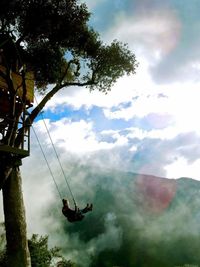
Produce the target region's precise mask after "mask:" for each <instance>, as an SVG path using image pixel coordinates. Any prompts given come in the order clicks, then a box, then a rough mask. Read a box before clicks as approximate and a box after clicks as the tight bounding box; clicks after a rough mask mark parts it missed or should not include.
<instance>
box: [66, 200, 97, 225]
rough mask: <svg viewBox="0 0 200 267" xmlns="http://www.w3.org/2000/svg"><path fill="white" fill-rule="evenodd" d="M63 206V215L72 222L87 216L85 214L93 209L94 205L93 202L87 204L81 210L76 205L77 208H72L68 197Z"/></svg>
mask: <svg viewBox="0 0 200 267" xmlns="http://www.w3.org/2000/svg"><path fill="white" fill-rule="evenodd" d="M62 202H63V207H62V213H63V215H64V216H65V217H66V218H67V220H68V221H69V222H71V223H73V222H77V221H82V220H83V218H84V217H85V216H84V215H83V214H84V213H87V212H88V211H92V208H93V205H92V204H90V205H89V204H87V206H86V207H85V208H84V209H82V210H80V209H79V208H78V207H77V206H76V205H75V209H74V210H72V209H71V208H70V207H69V203H68V200H67V199H63V200H62Z"/></svg>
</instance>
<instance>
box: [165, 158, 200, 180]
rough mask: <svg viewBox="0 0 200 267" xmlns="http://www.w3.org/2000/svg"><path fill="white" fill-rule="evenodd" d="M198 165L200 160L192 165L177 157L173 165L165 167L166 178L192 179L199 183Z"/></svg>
mask: <svg viewBox="0 0 200 267" xmlns="http://www.w3.org/2000/svg"><path fill="white" fill-rule="evenodd" d="M199 164H200V159H198V160H196V161H195V162H193V163H192V164H188V162H187V160H186V159H185V158H183V157H179V158H177V160H175V161H174V162H173V163H171V164H169V165H166V166H165V170H166V172H167V177H171V178H180V177H188V178H191V177H192V178H194V179H196V180H199V181H200V175H199Z"/></svg>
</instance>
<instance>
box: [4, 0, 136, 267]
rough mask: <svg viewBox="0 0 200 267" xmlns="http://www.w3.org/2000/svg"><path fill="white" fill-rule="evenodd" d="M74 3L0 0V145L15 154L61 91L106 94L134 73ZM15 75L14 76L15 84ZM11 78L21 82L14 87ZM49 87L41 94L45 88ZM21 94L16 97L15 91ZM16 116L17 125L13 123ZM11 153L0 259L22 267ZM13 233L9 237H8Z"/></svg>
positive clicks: (21, 225) (22, 234)
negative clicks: (31, 88)
mask: <svg viewBox="0 0 200 267" xmlns="http://www.w3.org/2000/svg"><path fill="white" fill-rule="evenodd" d="M89 18H90V13H89V12H88V10H87V7H86V5H85V4H80V3H79V2H78V0H29V1H27V0H9V1H8V0H2V1H1V4H0V64H1V65H0V81H1V83H0V102H1V103H3V104H1V103H0V107H1V108H0V134H1V135H2V138H0V142H1V143H2V144H4V145H8V146H9V147H12V148H16V149H17V148H21V147H23V143H24V133H26V132H27V131H28V130H29V128H30V125H31V124H32V123H33V122H34V120H35V118H36V117H37V115H38V114H39V113H40V112H41V110H42V109H43V108H44V106H45V105H46V103H47V102H48V101H49V100H50V99H51V98H52V97H53V96H54V95H55V94H56V93H57V92H58V91H59V90H61V89H62V88H67V87H69V86H86V87H88V88H89V89H90V90H94V89H97V90H100V91H102V92H104V93H107V92H108V91H109V90H110V89H111V87H112V85H113V84H114V83H115V82H116V80H117V79H118V78H119V77H121V76H122V75H124V74H127V75H129V74H133V73H135V69H136V67H137V62H136V59H135V55H134V54H133V53H132V52H131V51H130V50H129V49H128V47H127V45H126V44H122V43H121V42H118V41H116V40H114V41H113V42H112V43H111V44H110V45H106V44H104V43H103V42H102V41H101V40H100V37H99V35H98V33H97V32H95V31H94V29H93V28H91V27H90V26H89V24H88V21H89ZM30 72H32V73H34V80H35V86H36V90H38V91H39V92H40V93H42V94H43V99H42V100H41V102H40V103H39V104H38V105H37V106H36V107H35V108H34V109H33V110H32V111H31V112H30V114H29V115H28V116H27V112H26V109H27V108H28V107H29V106H30V105H31V103H30V102H31V101H28V100H29V99H28V97H27V92H28V87H27V80H28V79H29V78H28V73H30ZM15 77H17V78H15ZM16 79H18V80H20V82H19V83H20V84H19V83H18V84H17V86H16ZM50 84H51V85H52V89H50V90H49V89H48V85H50ZM20 90H21V91H20ZM22 117H23V119H24V120H23V124H22V126H21V128H19V122H20V120H21V118H22ZM20 164H21V157H20V156H19V155H18V153H15V150H9V151H7V152H5V151H3V152H2V151H1V153H0V188H3V201H4V214H5V226H6V239H7V254H8V260H9V264H10V266H19V267H24V266H28V261H27V258H28V250H27V248H28V246H27V241H26V240H27V239H26V222H25V210H24V203H23V196H22V191H21V176H20V170H19V166H20ZM13 233H14V234H13Z"/></svg>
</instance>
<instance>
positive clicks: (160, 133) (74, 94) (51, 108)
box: [21, 0, 200, 266]
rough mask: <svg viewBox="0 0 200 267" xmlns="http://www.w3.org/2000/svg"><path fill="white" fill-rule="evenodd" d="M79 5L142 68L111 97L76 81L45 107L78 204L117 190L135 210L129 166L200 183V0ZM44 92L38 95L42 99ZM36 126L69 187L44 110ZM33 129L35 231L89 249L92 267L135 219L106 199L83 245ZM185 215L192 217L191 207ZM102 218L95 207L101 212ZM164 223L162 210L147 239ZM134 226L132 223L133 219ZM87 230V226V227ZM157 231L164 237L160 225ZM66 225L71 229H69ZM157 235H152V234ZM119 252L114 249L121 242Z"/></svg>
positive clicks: (29, 192)
mask: <svg viewBox="0 0 200 267" xmlns="http://www.w3.org/2000/svg"><path fill="white" fill-rule="evenodd" d="M81 2H86V4H87V6H88V8H89V10H90V12H91V19H90V24H91V25H92V27H94V29H95V30H97V31H98V32H99V33H100V37H101V38H102V40H103V41H104V42H105V43H106V44H109V43H111V42H112V40H114V39H117V40H119V41H122V42H124V43H127V44H128V46H129V49H130V50H131V51H132V52H133V53H135V55H136V59H137V61H138V63H139V66H138V68H137V69H136V74H135V75H132V76H124V77H121V78H120V79H119V80H118V81H117V82H116V84H115V85H114V86H113V88H112V90H111V92H109V93H108V94H107V95H104V94H103V93H101V92H98V91H92V92H89V91H88V89H86V88H79V87H77V88H74V87H69V88H64V89H63V90H61V91H60V92H59V93H58V94H57V95H56V96H55V97H54V98H52V99H51V100H50V101H49V102H48V104H47V106H46V107H45V110H44V112H43V117H44V119H45V122H46V125H47V127H48V129H49V132H50V134H51V138H52V140H53V143H54V145H55V147H56V150H57V152H58V155H59V158H60V161H61V162H62V165H63V168H64V171H65V173H66V175H67V179H68V181H69V183H70V185H71V187H72V188H73V192H75V193H76V196H78V200H79V202H80V203H81V204H82V205H84V203H87V202H91V201H92V202H93V201H96V202H97V203H96V205H97V206H98V201H99V203H103V204H104V205H106V204H105V202H103V201H104V200H103V197H102V196H100V198H101V201H102V202H101V201H100V200H99V199H98V194H100V193H99V192H101V191H102V190H103V196H105V199H107V198H108V199H111V198H112V199H113V196H114V193H115V190H116V191H117V192H118V190H119V189H120V190H121V191H120V200H121V201H122V202H123V203H125V204H127V206H128V207H130V208H131V207H132V206H131V205H132V204H131V201H130V199H126V198H125V196H126V193H127V192H129V191H127V190H129V188H128V187H126V189H125V188H123V189H122V184H123V182H122V181H121V180H120V175H121V174H122V173H140V174H148V175H155V176H159V177H163V178H170V179H177V178H180V177H189V178H193V179H195V180H200V172H199V166H200V125H199V114H200V105H199V102H200V75H199V73H200V50H199V43H200V35H199V34H198V33H199V30H200V22H199V12H200V2H199V1H198V0H190V1H188V0H181V1H180V0H167V1H161V0H114V1H111V0H96V1H94V0H86V1H81ZM37 98H38V100H39V99H40V96H37ZM33 126H34V129H35V131H36V132H37V135H38V137H39V139H40V142H41V145H42V147H43V149H44V151H45V154H46V156H47V158H48V161H49V163H50V165H51V167H52V170H53V173H54V175H55V178H56V181H57V183H58V185H59V188H60V190H61V191H62V192H64V191H65V189H64V187H66V185H65V183H64V180H63V175H62V173H61V170H60V168H59V166H58V162H57V159H56V156H55V153H54V151H53V149H52V146H51V142H50V140H49V137H48V135H47V133H46V129H45V126H44V123H43V120H42V117H38V119H37V121H36V122H35V123H34V125H33ZM31 134H32V143H31V156H30V157H28V158H26V159H24V160H23V166H22V168H21V170H22V177H23V192H24V199H25V206H26V214H27V223H28V232H29V233H38V234H46V232H48V233H51V234H52V236H53V237H52V239H50V241H51V242H52V244H56V245H59V244H61V245H62V246H63V247H66V246H67V249H68V250H69V251H70V253H69V254H70V255H71V256H72V258H73V259H74V258H77V257H78V254H77V253H82V254H81V255H79V256H80V258H81V260H82V261H83V262H85V265H84V266H88V265H87V263H88V261H89V256H88V258H87V255H88V253H89V254H91V253H93V252H94V251H95V249H96V253H97V254H98V253H100V252H101V249H102V250H103V249H105V248H109V246H111V245H110V243H109V240H112V241H113V242H112V248H113V244H119V246H120V244H121V243H120V242H122V240H121V237H122V233H123V231H124V229H125V228H126V227H127V225H128V224H127V222H125V219H124V223H123V226H124V228H123V226H122V225H120V224H119V223H116V221H117V220H118V217H117V214H116V213H115V211H112V212H111V211H110V210H109V209H110V206H109V209H108V210H107V211H106V212H105V213H104V216H103V215H102V216H103V219H102V221H101V224H100V225H103V227H104V231H103V232H102V233H99V234H98V235H96V236H94V237H91V238H90V239H89V241H88V240H87V242H86V241H84V239H82V240H81V238H80V235H81V234H80V233H81V230H80V233H79V232H78V233H77V232H76V231H77V229H76V227H75V228H73V227H71V226H68V225H65V226H63V224H64V223H63V221H62V220H60V219H59V220H55V216H54V214H55V213H56V214H57V217H58V216H59V215H58V214H60V213H59V212H60V206H61V205H60V202H56V203H55V199H56V198H57V199H59V196H58V192H56V188H55V185H54V182H53V181H52V179H51V177H50V174H49V171H48V168H47V166H46V163H45V160H44V159H43V156H42V153H41V151H40V148H39V146H38V143H37V140H36V138H35V136H34V133H33V132H32V133H31ZM33 166H34V168H33ZM101 173H102V176H101V178H99V176H98V174H99V175H100V174H101ZM108 173H114V174H113V175H114V177H115V180H113V179H111V181H110V182H109V179H107V178H106V177H107V176H109V175H108ZM106 175H107V176H106ZM126 175H127V174H126ZM92 176H95V177H94V179H92V178H91V177H92ZM102 177H103V178H102ZM98 178H99V179H98ZM111 183H112V187H111ZM124 186H125V185H124ZM170 186H171V185H170ZM107 188H108V189H109V190H110V191H109V190H107ZM173 188H174V187H173ZM94 189H95V190H94ZM106 190H107V191H106ZM197 191H198V190H197ZM198 192H199V191H198ZM112 201H114V200H112ZM112 203H113V202H112ZM116 203H117V207H119V208H121V206H120V204H119V203H118V202H117V201H116ZM116 203H115V204H116ZM99 205H100V204H99ZM51 208H52V210H51ZM55 210H56V211H55ZM111 210H112V209H111ZM129 210H130V209H129ZM123 212H124V211H123ZM180 212H182V214H185V213H184V212H185V210H183V211H180V210H179V213H180ZM101 214H103V211H102V213H101ZM124 214H125V212H124V213H123V216H128V215H127V213H126V214H125V215H124ZM176 214H178V210H177V211H175V216H176ZM47 215H48V216H47ZM95 216H98V214H97V213H94V218H95ZM177 216H178V215H177ZM198 216H199V218H200V215H198ZM94 218H93V219H94ZM123 218H124V217H123ZM173 218H174V217H173ZM183 218H184V217H183ZM183 218H182V217H181V220H180V221H179V224H180V225H181V223H182V219H183ZM131 220H132V221H131V222H133V221H134V222H135V221H137V225H142V226H144V229H145V227H146V226H145V222H144V218H143V217H140V215H137V216H136V217H133V216H132V217H131ZM160 220H161V221H162V220H163V222H164V229H165V230H164V232H166V233H167V235H168V230H169V229H168V225H167V224H166V220H167V217H164V218H163V219H162V218H161V219H159V220H158V221H157V222H156V223H155V224H153V222H152V224H150V226H149V227H150V228H147V229H146V232H145V233H146V235H147V236H148V238H150V239H151V238H152V236H153V234H154V236H155V230H156V229H158V225H160V224H159V223H160ZM174 222H175V221H174ZM179 224H177V225H179ZM172 225H175V223H174V224H172ZM194 225H196V224H195V223H194ZM142 226H141V227H142ZM128 227H130V229H131V225H129V226H128ZM170 227H172V228H173V226H170ZM195 227H197V226H195ZM195 227H194V229H197V228H198V227H197V228H195ZM47 229H48V231H47ZM83 229H84V231H88V229H87V228H86V226H85V228H84V227H83ZM86 229H87V230H86ZM149 229H150V230H152V231H150V230H149ZM159 229H161V230H160V232H159V231H158V232H159V233H160V236H161V233H162V232H163V231H162V229H163V228H159ZM66 230H67V231H68V232H70V231H71V234H69V233H68V234H66ZM148 230H149V233H147V231H148ZM173 231H174V229H172V232H173ZM198 231H199V228H198ZM158 232H157V233H158ZM150 233H153V234H152V236H151V237H150ZM159 233H158V235H159ZM61 235H62V236H65V238H64V239H65V240H63V239H61V237H60V236H61ZM133 238H134V236H133ZM160 238H161V239H162V238H163V237H160ZM177 238H178V237H177ZM80 240H81V241H80ZM120 240H121V241H120ZM66 242H67V245H66ZM70 242H71V243H70ZM69 244H71V245H69ZM83 248H84V250H83ZM98 249H99V251H98ZM113 249H116V250H117V249H118V247H117V245H116V247H115V248H113ZM85 250H87V253H86V254H84V253H85ZM66 253H67V252H66ZM78 258H79V257H78ZM185 263H187V262H185Z"/></svg>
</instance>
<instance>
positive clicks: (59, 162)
mask: <svg viewBox="0 0 200 267" xmlns="http://www.w3.org/2000/svg"><path fill="white" fill-rule="evenodd" d="M35 102H36V104H37V105H38V102H37V99H36V97H35ZM40 116H41V118H42V121H43V123H44V126H45V129H46V132H47V134H48V137H49V140H50V142H51V145H52V147H53V150H54V153H55V155H56V158H57V161H58V164H59V166H60V169H61V172H62V174H63V177H64V179H65V182H66V184H67V187H68V190H69V192H70V194H71V197H72V200H73V202H74V206H75V207H77V204H76V201H75V198H74V195H73V192H72V190H71V187H70V184H69V182H68V180H67V177H66V174H65V172H64V169H63V166H62V164H61V161H60V158H59V156H58V153H57V150H56V148H55V145H54V142H53V140H52V137H51V134H50V132H49V129H48V127H47V124H46V122H45V119H44V116H43V114H42V113H41V112H40Z"/></svg>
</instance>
